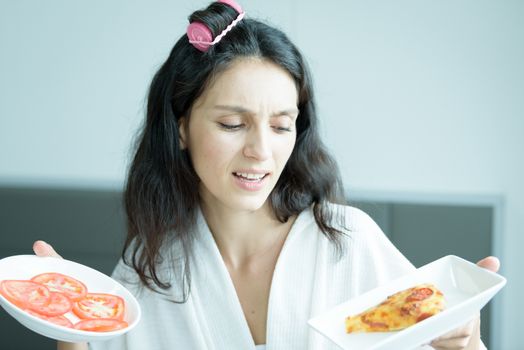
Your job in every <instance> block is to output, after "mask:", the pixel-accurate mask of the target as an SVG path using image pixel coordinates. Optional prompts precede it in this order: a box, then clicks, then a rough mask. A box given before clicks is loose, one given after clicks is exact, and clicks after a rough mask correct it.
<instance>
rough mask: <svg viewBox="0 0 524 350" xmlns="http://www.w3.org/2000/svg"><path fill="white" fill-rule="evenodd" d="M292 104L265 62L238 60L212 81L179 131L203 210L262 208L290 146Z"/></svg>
mask: <svg viewBox="0 0 524 350" xmlns="http://www.w3.org/2000/svg"><path fill="white" fill-rule="evenodd" d="M297 101H298V96H297V88H296V85H295V82H294V80H293V78H292V77H291V76H290V75H289V73H287V72H286V71H285V70H283V69H282V68H280V67H279V66H277V65H276V64H274V63H271V62H268V61H264V60H261V59H257V58H249V59H248V58H245V59H239V60H237V61H235V62H233V64H232V65H231V66H230V67H229V68H228V69H227V70H225V71H224V72H222V73H220V74H219V75H218V76H217V77H216V79H215V80H214V82H213V83H212V84H211V85H210V86H209V87H208V88H207V89H206V91H205V92H204V93H203V94H202V96H200V97H199V98H198V99H197V100H196V101H195V103H194V105H193V108H192V111H191V115H190V117H189V120H187V119H186V118H183V119H182V123H183V125H181V128H180V130H181V135H180V136H181V143H182V147H187V148H188V149H189V153H190V155H191V160H192V162H193V166H194V168H195V171H196V173H197V174H198V176H199V178H200V180H201V183H200V189H199V190H200V195H201V198H202V200H203V201H204V203H205V205H207V206H221V207H226V208H229V209H235V210H242V211H253V210H256V209H259V208H260V207H262V206H263V204H264V203H265V202H266V200H267V198H268V196H269V194H270V192H271V190H272V189H273V188H274V187H275V184H276V182H277V180H278V178H279V176H280V174H281V173H282V170H283V169H284V166H285V165H286V162H287V160H288V159H289V156H290V155H291V152H292V151H293V147H294V145H295V139H296V129H295V121H296V118H297V116H298V108H297ZM187 121H188V122H189V124H188V125H185V124H184V123H186V122H187Z"/></svg>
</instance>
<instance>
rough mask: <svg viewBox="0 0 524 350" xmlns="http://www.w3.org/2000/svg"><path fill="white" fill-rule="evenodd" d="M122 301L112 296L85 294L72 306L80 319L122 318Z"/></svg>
mask: <svg viewBox="0 0 524 350" xmlns="http://www.w3.org/2000/svg"><path fill="white" fill-rule="evenodd" d="M124 310H125V306H124V299H122V298H120V297H119V296H117V295H113V294H103V293H87V294H86V296H85V297H84V298H83V299H82V300H79V301H77V302H76V303H75V304H74V305H73V312H74V313H75V315H77V316H78V317H80V318H114V319H116V320H122V319H123V318H124Z"/></svg>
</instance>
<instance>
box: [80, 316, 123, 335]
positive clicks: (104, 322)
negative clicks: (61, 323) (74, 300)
mask: <svg viewBox="0 0 524 350" xmlns="http://www.w3.org/2000/svg"><path fill="white" fill-rule="evenodd" d="M127 326H128V324H127V322H126V321H120V320H115V319H114V318H95V319H86V320H82V321H80V322H78V323H75V325H74V326H73V327H74V328H75V329H80V330H83V331H90V332H111V331H117V330H119V329H122V328H126V327H127Z"/></svg>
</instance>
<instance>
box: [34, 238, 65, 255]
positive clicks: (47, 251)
mask: <svg viewBox="0 0 524 350" xmlns="http://www.w3.org/2000/svg"><path fill="white" fill-rule="evenodd" d="M33 251H34V252H35V254H36V255H38V256H50V257H54V258H61V256H60V255H59V254H58V253H57V252H55V250H54V249H53V247H51V246H50V245H49V244H47V243H46V242H44V241H36V242H35V243H33Z"/></svg>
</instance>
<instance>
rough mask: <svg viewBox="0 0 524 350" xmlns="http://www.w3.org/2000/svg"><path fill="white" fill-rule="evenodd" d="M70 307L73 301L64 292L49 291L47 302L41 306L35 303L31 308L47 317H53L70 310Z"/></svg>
mask: <svg viewBox="0 0 524 350" xmlns="http://www.w3.org/2000/svg"><path fill="white" fill-rule="evenodd" d="M72 308H73V302H72V301H71V300H70V299H69V298H68V297H67V296H66V295H65V294H62V293H57V292H51V299H50V301H49V304H47V305H42V306H36V305H35V306H34V307H32V308H31V310H33V311H35V312H37V313H39V314H41V315H44V316H47V317H53V316H60V315H63V314H65V313H66V312H69V311H71V309H72Z"/></svg>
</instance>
